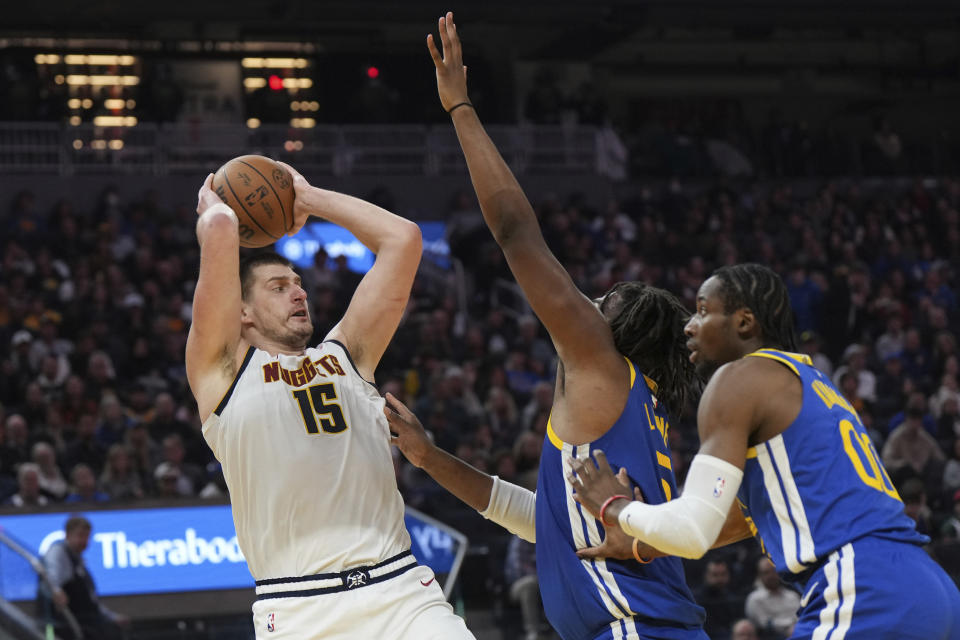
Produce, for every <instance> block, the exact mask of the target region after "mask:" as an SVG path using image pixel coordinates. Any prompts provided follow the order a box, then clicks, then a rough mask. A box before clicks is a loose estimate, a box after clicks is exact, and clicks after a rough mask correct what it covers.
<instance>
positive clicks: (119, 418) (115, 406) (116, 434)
mask: <svg viewBox="0 0 960 640" xmlns="http://www.w3.org/2000/svg"><path fill="white" fill-rule="evenodd" d="M131 424H132V421H131V420H130V418H128V417H127V416H126V415H125V414H124V412H123V405H122V404H121V403H120V400H118V399H117V396H115V395H113V394H112V393H110V394H107V395H105V396H104V397H103V399H102V400H101V401H100V421H99V422H98V423H97V431H96V440H97V442H99V443H100V445H101V446H103V447H112V446H113V445H114V444H116V443H118V442H122V441H123V438H124V436H125V435H126V433H127V429H129V428H130V425H131Z"/></svg>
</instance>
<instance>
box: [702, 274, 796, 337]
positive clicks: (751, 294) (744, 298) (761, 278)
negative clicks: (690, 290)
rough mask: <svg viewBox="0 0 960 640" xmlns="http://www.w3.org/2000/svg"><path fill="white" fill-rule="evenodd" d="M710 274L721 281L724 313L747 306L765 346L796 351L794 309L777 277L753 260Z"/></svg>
mask: <svg viewBox="0 0 960 640" xmlns="http://www.w3.org/2000/svg"><path fill="white" fill-rule="evenodd" d="M713 276H714V277H716V278H717V279H718V280H719V281H720V282H721V287H720V296H721V298H722V299H723V307H724V309H723V310H724V312H725V313H733V312H734V311H736V310H737V309H743V308H747V309H750V310H751V311H752V312H753V314H754V315H755V316H756V317H757V321H759V323H760V331H761V332H762V333H763V335H762V336H761V341H762V344H763V346H764V347H770V348H773V349H783V350H785V351H797V342H796V337H795V336H794V331H793V309H792V308H791V307H790V297H789V295H788V294H787V287H786V285H784V284H783V280H782V279H781V278H780V276H778V275H777V274H776V273H775V272H774V271H773V270H772V269H770V268H768V267H765V266H763V265H759V264H755V263H746V264H737V265H733V266H731V267H720V268H719V269H717V270H716V271H714V272H713Z"/></svg>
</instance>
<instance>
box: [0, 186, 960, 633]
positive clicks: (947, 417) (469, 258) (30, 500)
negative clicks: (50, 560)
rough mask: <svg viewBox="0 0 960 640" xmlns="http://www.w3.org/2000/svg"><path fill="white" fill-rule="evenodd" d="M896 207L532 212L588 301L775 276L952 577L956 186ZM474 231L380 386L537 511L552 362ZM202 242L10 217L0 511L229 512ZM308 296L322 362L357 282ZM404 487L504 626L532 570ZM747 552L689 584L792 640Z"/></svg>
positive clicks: (468, 217) (957, 474) (682, 206)
mask: <svg viewBox="0 0 960 640" xmlns="http://www.w3.org/2000/svg"><path fill="white" fill-rule="evenodd" d="M899 184H900V183H894V182H882V183H872V184H867V183H862V184H861V183H856V182H854V183H825V184H822V185H821V186H819V187H818V188H816V189H813V190H806V191H801V190H799V188H798V187H795V186H791V184H789V183H785V184H775V185H761V184H759V183H747V184H745V185H743V186H741V187H738V188H736V189H731V188H729V187H724V186H714V187H706V188H698V189H693V188H691V187H684V186H683V185H682V184H681V183H679V182H677V181H673V182H670V183H668V184H666V185H665V186H664V187H663V188H662V189H659V188H657V189H655V188H649V189H644V190H641V191H639V192H638V195H637V196H636V197H632V198H630V199H625V200H622V201H616V200H611V201H609V202H590V201H587V199H586V198H584V197H583V196H581V195H578V194H564V195H563V196H560V195H555V194H550V193H541V194H533V195H534V197H533V198H532V199H533V200H534V203H535V209H536V211H537V214H538V216H539V218H540V220H541V224H542V227H543V231H544V234H545V236H546V238H547V242H548V244H549V246H550V247H551V248H552V249H553V250H554V252H555V253H556V255H557V257H558V259H559V260H560V262H561V263H562V264H563V265H564V267H566V269H567V270H568V271H569V273H570V275H571V276H572V278H573V279H574V281H575V282H576V283H577V285H578V286H579V287H580V288H581V289H582V290H583V291H584V292H585V293H587V294H588V295H591V296H595V295H599V294H601V293H603V292H604V291H605V290H606V289H607V288H609V286H611V285H612V284H613V283H615V282H618V281H621V280H643V281H645V282H648V283H650V284H654V285H657V286H661V287H664V288H666V289H668V290H670V291H673V292H674V293H676V294H677V295H679V296H680V297H681V299H682V300H684V301H685V303H686V304H687V306H688V308H691V309H692V308H693V306H694V305H693V301H694V298H695V293H696V291H697V288H698V286H699V284H700V283H701V282H702V281H703V280H704V279H705V278H706V277H707V276H709V274H710V272H711V270H712V269H713V268H715V267H717V266H720V265H723V264H730V263H736V262H743V261H757V262H762V263H764V264H767V265H769V266H771V267H773V268H774V269H776V270H777V271H778V272H779V273H781V274H782V275H783V277H784V279H785V281H786V282H787V285H788V288H789V291H790V296H791V300H792V303H793V306H794V310H795V313H796V322H797V332H798V335H799V336H800V342H801V344H802V349H803V351H805V352H806V353H808V354H810V355H811V356H812V357H813V359H814V362H815V364H816V365H817V366H818V367H819V368H821V369H822V370H823V371H824V372H825V373H827V374H829V375H830V376H831V377H832V379H833V380H834V381H835V382H836V384H837V386H838V388H839V389H840V390H841V392H842V393H843V394H844V396H845V397H846V398H847V399H848V400H849V401H850V403H851V404H852V405H853V406H854V407H856V408H857V410H858V411H859V412H860V415H861V417H862V420H863V422H864V424H865V425H866V426H867V427H868V429H869V431H870V434H871V436H872V438H873V442H874V445H875V447H876V449H877V451H879V452H880V453H881V455H882V457H883V461H884V463H885V464H886V466H887V469H888V470H889V472H890V475H891V477H892V479H893V481H894V482H895V484H896V485H897V487H898V489H899V491H900V495H901V496H902V497H903V499H904V502H905V504H906V509H907V512H908V513H909V514H910V516H911V517H913V518H914V520H916V522H917V527H918V528H919V529H920V530H921V531H922V532H924V533H927V534H928V535H929V536H930V537H931V538H932V539H933V541H934V543H933V544H932V545H931V552H932V553H934V554H935V555H937V557H938V559H939V560H941V562H943V563H944V565H945V566H947V568H948V571H951V572H952V575H954V577H958V572H960V562H958V556H960V553H958V552H957V548H958V547H957V545H958V543H957V542H955V541H957V540H958V539H960V388H958V376H960V361H958V349H957V336H958V330H960V325H958V320H960V316H958V311H960V309H958V300H957V294H956V292H957V284H958V283H957V274H958V267H960V224H958V223H960V182H958V181H954V180H942V181H917V182H915V183H912V184H908V185H906V186H902V185H900V186H898V185H899ZM397 200H402V197H398V198H397ZM475 207H476V204H475V200H474V199H473V198H472V197H471V196H470V195H468V194H466V193H463V194H460V195H459V196H458V197H456V198H454V200H453V201H452V203H451V205H450V207H449V210H448V211H447V212H446V219H447V221H448V228H449V234H450V237H449V243H450V246H451V252H452V254H453V256H454V257H455V258H457V259H458V260H459V261H460V262H462V264H463V265H464V268H465V269H464V273H465V274H466V279H465V282H460V281H459V280H457V279H456V278H455V277H454V275H453V274H452V273H448V272H445V271H442V270H439V269H437V268H435V267H432V266H428V265H426V263H425V266H424V267H423V268H422V269H421V274H420V276H418V278H417V281H416V283H415V285H414V290H413V295H412V297H411V300H410V305H409V309H408V312H407V314H406V316H405V318H404V321H403V323H402V324H401V326H400V328H399V330H398V332H397V335H396V337H395V339H394V340H393V342H392V345H391V346H390V348H389V349H388V351H387V353H386V354H385V356H384V358H383V360H382V363H381V365H380V367H379V369H378V373H377V382H378V384H379V386H380V387H381V390H382V391H384V392H386V391H390V392H392V393H393V394H394V395H395V396H397V397H398V398H400V399H401V400H403V401H404V402H406V403H407V404H408V406H410V407H411V408H412V409H413V410H414V411H415V412H416V414H417V415H418V416H419V417H420V419H421V420H422V422H423V424H424V425H425V426H426V428H427V429H428V430H429V431H430V432H431V434H432V436H433V438H434V440H435V441H436V442H437V443H438V444H439V445H440V446H442V447H443V448H444V449H447V450H448V451H451V452H453V453H455V454H456V455H458V456H460V457H461V458H464V459H466V460H468V461H469V462H470V463H471V464H473V465H474V466H476V467H478V468H480V469H483V470H485V471H487V472H489V473H492V474H496V475H498V476H500V477H501V478H504V479H507V480H511V481H513V482H517V483H519V484H522V485H525V486H528V487H531V488H533V487H534V486H535V484H536V470H537V465H538V459H539V452H540V448H541V445H542V442H543V438H544V433H545V428H546V423H547V417H548V416H549V412H550V407H551V402H552V395H553V394H552V389H553V376H554V373H555V369H556V356H555V352H554V350H553V347H552V344H551V342H550V340H549V336H547V335H546V333H545V332H544V330H543V328H542V326H541V325H540V323H539V322H538V321H537V320H536V319H535V318H534V317H533V316H532V315H530V312H529V308H528V307H526V305H525V303H524V302H523V299H522V296H521V295H519V292H518V290H517V289H516V287H515V286H514V285H513V284H512V283H513V280H512V278H511V276H510V273H509V270H508V268H507V266H506V263H505V262H504V259H503V256H502V254H501V252H500V250H499V249H498V247H497V246H496V245H495V244H494V243H493V240H492V238H491V237H490V235H489V233H488V232H487V230H486V229H485V227H484V226H483V221H482V218H481V217H480V214H479V212H478V211H477V210H476V208H475ZM194 221H195V213H194V212H193V211H192V209H191V208H190V207H186V206H184V207H179V208H175V209H167V208H164V207H160V206H158V205H157V204H156V202H155V201H154V200H153V199H152V198H151V197H149V196H148V197H144V198H143V199H140V200H137V201H130V202H124V201H121V199H120V198H119V197H118V196H117V193H116V192H115V191H113V190H108V191H106V192H105V193H104V194H103V195H102V197H101V198H100V200H99V201H98V202H96V203H85V202H72V201H70V200H68V199H63V200H61V201H60V202H59V203H58V204H57V205H56V206H54V207H53V209H52V210H50V211H40V210H38V209H37V206H36V201H35V197H34V195H33V194H31V193H29V192H22V193H19V194H17V195H16V197H15V198H14V199H13V200H12V201H11V202H10V203H9V205H8V206H7V208H6V211H5V214H4V217H3V218H0V230H2V231H0V233H2V235H0V237H2V241H0V344H2V345H4V348H3V349H0V502H3V503H5V504H7V505H13V506H15V507H22V508H31V507H35V506H40V505H45V504H50V503H56V502H71V503H72V502H77V503H90V502H100V501H121V500H124V501H128V500H140V499H144V498H163V499H170V500H173V499H180V498H196V497H200V498H214V499H224V498H225V497H226V488H225V485H224V482H223V477H222V474H221V472H220V468H219V465H218V464H217V463H216V461H215V460H214V459H213V458H212V455H211V453H210V451H209V449H208V448H207V447H206V445H205V443H204V442H203V439H202V436H201V434H200V425H201V418H200V416H198V415H197V410H196V405H195V403H194V402H193V399H192V396H191V394H190V391H189V389H188V388H187V383H186V377H185V372H184V365H183V357H184V344H185V340H186V332H187V329H188V327H189V323H190V314H191V299H192V291H193V285H194V283H195V278H196V273H197V266H198V255H199V254H198V249H197V244H196V239H195V237H194ZM302 275H303V279H304V283H305V286H306V288H307V290H308V295H309V301H310V304H311V305H312V313H313V317H314V321H315V324H316V327H317V329H316V331H317V333H316V335H315V336H314V338H315V340H319V339H321V338H322V336H323V335H324V334H325V333H326V331H327V330H328V329H329V328H330V327H331V326H332V325H333V323H335V322H336V321H337V320H338V319H339V317H340V316H341V314H342V313H343V311H344V309H345V307H346V304H347V303H348V302H349V298H350V295H351V294H352V292H353V290H354V289H355V287H356V284H357V282H358V281H359V278H360V277H361V276H360V275H359V274H355V273H353V272H351V271H349V270H348V269H347V268H346V266H345V262H344V261H342V260H340V261H337V260H332V259H330V257H329V256H327V255H326V254H325V253H324V252H322V251H321V252H320V253H318V254H317V256H316V258H315V260H314V264H313V266H311V267H310V268H307V269H305V270H303V273H302ZM694 415H695V414H694V412H693V410H692V407H688V409H687V411H686V412H685V415H684V416H682V417H680V418H678V419H676V420H675V424H674V428H673V429H671V431H670V437H671V445H672V449H673V457H674V465H673V468H674V470H675V471H676V473H677V475H678V478H677V480H678V484H682V482H683V477H684V472H685V469H686V467H687V464H688V463H689V461H690V459H691V458H692V456H693V454H694V453H695V451H696V449H697V446H698V442H697V437H696V428H695V423H694V419H693V417H694ZM396 471H397V478H398V482H399V486H400V489H401V492H402V493H403V495H404V497H405V499H406V501H407V503H408V504H409V505H411V506H413V507H415V508H418V509H420V510H422V511H425V512H427V513H429V514H432V515H434V516H436V517H438V518H439V519H441V520H443V521H446V522H448V523H450V524H452V525H453V526H455V527H458V528H460V529H461V530H466V531H469V532H470V535H471V543H473V544H475V545H486V547H487V548H488V549H489V550H490V553H489V554H488V556H487V560H486V561H485V562H487V565H486V571H487V574H488V577H487V578H486V582H485V583H484V584H482V585H480V588H483V589H486V590H492V591H493V592H502V594H503V599H504V602H505V603H508V601H509V594H510V586H511V585H512V584H514V583H516V582H517V581H518V580H521V579H522V578H523V577H524V576H526V575H530V571H532V566H531V562H530V554H529V551H530V550H529V549H524V548H522V547H521V548H517V546H516V543H511V539H510V536H509V535H508V534H505V533H504V532H502V531H501V530H499V529H497V528H496V527H495V526H493V525H490V524H489V523H486V522H485V521H483V520H482V519H481V518H480V517H479V516H478V515H477V514H475V513H473V512H472V511H470V510H469V509H468V508H466V507H464V506H462V505H460V504H459V503H458V502H457V501H456V500H455V499H454V498H452V497H450V496H449V495H447V494H446V493H445V492H444V491H443V490H442V489H440V488H439V487H438V486H437V485H436V484H435V483H434V482H433V481H432V480H430V479H429V478H428V477H427V476H425V475H424V474H423V473H422V472H420V471H418V470H417V469H415V468H412V467H411V466H410V465H408V464H407V463H406V462H405V461H404V460H402V458H400V457H399V455H398V457H397V459H396ZM511 544H512V545H513V547H512V548H511ZM756 547H757V545H756V544H755V543H753V542H752V541H746V542H744V543H740V544H738V545H735V546H733V547H732V548H729V549H726V550H721V551H720V552H712V553H711V554H710V555H708V556H707V557H706V558H704V559H703V560H701V561H698V562H692V563H689V564H688V565H687V569H688V576H689V579H690V582H691V584H692V585H694V587H695V592H696V595H697V597H698V600H699V601H700V602H701V603H703V604H704V606H706V607H707V609H708V612H709V615H710V618H709V621H708V625H713V626H715V628H711V629H710V630H709V633H710V634H711V637H713V638H715V639H722V638H726V637H734V636H731V634H732V633H733V630H734V628H735V627H737V626H738V625H739V627H740V628H741V630H744V631H743V632H744V633H747V632H748V629H747V627H748V626H750V627H753V628H754V631H753V633H754V637H756V634H760V635H759V637H769V638H776V637H782V635H783V634H784V633H785V632H786V629H787V628H788V627H789V624H791V622H790V620H784V619H783V614H782V612H783V610H785V609H788V608H790V607H792V608H793V609H795V608H796V605H795V603H794V602H793V597H792V596H791V595H789V594H792V593H793V592H792V591H789V589H787V588H785V587H781V586H780V583H779V581H778V580H777V579H776V576H775V575H773V576H772V578H771V577H770V571H769V569H768V568H767V567H766V566H765V565H764V564H763V562H762V561H761V559H760V557H759V550H758V549H757V548H756ZM505 560H506V562H505ZM463 588H464V589H469V588H470V586H469V585H464V587H463ZM498 590H499V591H498ZM755 594H756V595H755ZM504 606H505V610H508V609H509V605H508V604H505V605H504ZM504 615H506V614H504ZM788 617H789V616H788ZM741 618H746V620H741ZM736 637H744V638H747V637H750V636H749V635H743V636H736Z"/></svg>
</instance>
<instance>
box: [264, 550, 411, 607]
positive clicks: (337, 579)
mask: <svg viewBox="0 0 960 640" xmlns="http://www.w3.org/2000/svg"><path fill="white" fill-rule="evenodd" d="M415 566H417V559H416V558H414V557H413V554H412V553H411V552H410V551H409V550H407V551H404V552H402V553H398V554H397V555H395V556H392V557H390V558H387V559H386V560H384V561H383V562H380V563H377V564H375V565H372V566H363V567H353V568H350V569H347V570H345V571H341V572H339V573H318V574H315V575H312V576H297V577H293V578H269V579H267V580H257V582H256V585H257V587H256V592H257V599H258V600H267V599H270V598H304V597H309V596H319V595H324V594H327V593H337V592H339V591H350V590H352V589H358V588H361V587H366V586H369V585H371V584H376V583H378V582H383V581H385V580H389V579H390V578H394V577H396V576H399V575H400V574H402V573H406V572H407V571H409V570H410V569H412V568H413V567H415Z"/></svg>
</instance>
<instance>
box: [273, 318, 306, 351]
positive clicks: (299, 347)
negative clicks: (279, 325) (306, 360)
mask: <svg viewBox="0 0 960 640" xmlns="http://www.w3.org/2000/svg"><path fill="white" fill-rule="evenodd" d="M262 333H263V337H264V338H267V339H269V340H272V341H273V342H276V343H278V344H282V345H284V346H285V347H289V348H290V349H291V350H293V351H303V350H304V349H306V348H307V343H308V342H309V341H310V336H312V335H313V323H312V322H311V323H310V326H309V328H304V329H303V330H302V331H295V330H293V329H286V330H285V331H283V332H280V331H273V330H265V331H263V332H262Z"/></svg>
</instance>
